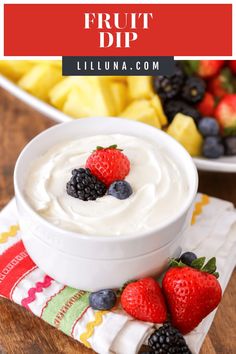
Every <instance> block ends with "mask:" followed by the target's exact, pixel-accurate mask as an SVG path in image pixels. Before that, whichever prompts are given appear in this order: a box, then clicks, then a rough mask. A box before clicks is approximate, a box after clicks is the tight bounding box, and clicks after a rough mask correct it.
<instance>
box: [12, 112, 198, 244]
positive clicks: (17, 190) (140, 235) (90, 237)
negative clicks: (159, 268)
mask: <svg viewBox="0 0 236 354" xmlns="http://www.w3.org/2000/svg"><path fill="white" fill-rule="evenodd" d="M88 119H90V120H104V119H112V120H114V121H117V122H118V121H120V122H121V121H122V123H124V122H125V121H127V122H129V124H133V125H137V126H140V129H142V127H144V126H145V129H147V128H148V129H151V130H152V129H153V130H155V132H156V134H161V135H163V136H164V135H165V139H166V140H167V141H168V140H169V141H172V143H174V144H176V146H178V148H179V149H180V150H181V153H183V155H185V158H186V159H187V160H188V162H189V166H191V168H192V172H193V176H194V178H193V181H192V185H191V186H190V187H191V188H189V193H188V197H187V198H186V201H185V203H183V206H182V207H181V208H180V210H179V211H178V212H177V213H176V214H175V215H174V217H172V218H170V219H169V220H166V221H165V222H163V223H160V224H159V225H158V226H157V227H155V228H153V229H150V230H147V231H145V232H139V233H137V235H134V234H130V233H129V234H123V235H119V236H117V235H110V236H100V235H86V234H83V233H79V232H74V231H69V230H66V229H63V228H60V227H58V226H56V225H54V224H52V223H50V222H49V221H48V220H47V219H45V218H43V217H42V216H41V215H39V214H38V213H37V212H36V211H35V210H34V209H33V207H31V205H30V204H29V202H28V201H27V199H26V198H25V196H24V195H23V193H22V191H21V189H20V187H19V185H18V178H19V176H18V170H19V166H20V164H21V163H22V160H23V159H24V154H25V153H26V151H27V150H28V149H30V146H31V145H32V144H35V143H37V142H38V141H40V140H41V139H42V138H43V137H44V135H47V134H48V132H50V131H52V130H56V129H61V127H62V126H65V125H73V124H78V122H83V121H85V120H86V121H87V120H88ZM134 136H135V133H134ZM13 179H14V188H15V193H16V194H17V197H18V198H20V199H21V202H22V203H23V204H24V207H25V208H26V209H27V211H28V212H29V213H31V214H33V215H34V216H35V217H36V218H37V219H38V220H39V222H40V223H43V224H44V225H45V226H46V227H49V228H53V229H54V230H55V231H57V232H58V236H59V235H60V234H63V236H64V234H65V233H66V234H67V236H66V237H72V238H76V239H78V238H80V239H82V240H86V241H88V242H89V241H91V242H94V241H96V242H106V243H107V242H111V243H114V242H117V241H119V242H120V241H122V242H125V241H128V242H129V241H130V240H135V239H139V238H148V237H150V236H151V235H153V234H156V233H157V232H160V231H161V230H163V229H165V228H166V227H167V226H170V225H172V224H173V223H174V222H176V221H177V220H178V219H179V218H180V217H181V216H182V215H183V214H184V213H185V212H187V210H188V209H189V208H190V207H191V204H192V203H193V201H194V198H195V196H196V193H197V189H198V172H197V168H196V166H195V164H194V162H193V159H192V157H191V156H190V155H189V153H188V152H187V150H185V149H184V147H183V146H182V145H181V144H180V143H179V142H178V141H176V140H175V139H174V138H172V137H171V136H170V135H168V134H167V133H165V132H164V131H163V130H160V129H157V128H155V127H152V126H150V125H147V124H145V123H142V122H137V121H131V120H130V119H126V118H117V117H86V118H79V119H78V120H75V121H70V122H65V123H60V124H56V125H54V126H52V127H50V128H48V129H46V130H44V131H43V132H41V133H39V134H37V135H36V136H35V137H34V138H33V139H32V140H30V141H29V143H28V144H26V146H25V147H24V148H23V150H22V151H21V153H20V155H19V156H18V159H17V161H16V165H15V169H14V178H13ZM45 241H46V240H45Z"/></svg>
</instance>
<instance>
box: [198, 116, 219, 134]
mask: <svg viewBox="0 0 236 354" xmlns="http://www.w3.org/2000/svg"><path fill="white" fill-rule="evenodd" d="M198 129H199V131H200V133H201V134H202V135H203V136H205V137H206V136H217V135H219V132H220V126H219V123H218V122H217V120H216V119H214V118H211V117H205V118H202V119H200V121H199V123H198Z"/></svg>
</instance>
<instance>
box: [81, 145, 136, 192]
mask: <svg viewBox="0 0 236 354" xmlns="http://www.w3.org/2000/svg"><path fill="white" fill-rule="evenodd" d="M86 168H89V169H90V171H91V172H92V174H93V175H94V176H96V177H97V178H98V179H99V180H100V181H102V182H103V183H105V185H107V186H109V185H110V184H111V183H112V182H114V181H117V180H123V179H125V177H126V176H127V175H128V174H129V171H130V162H129V159H128V158H127V156H125V155H124V154H123V153H122V151H121V150H120V149H118V148H117V145H111V146H109V147H107V148H103V147H101V146H97V149H96V150H95V151H93V152H92V154H91V155H90V156H89V157H88V159H87V161H86Z"/></svg>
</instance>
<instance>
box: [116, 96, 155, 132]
mask: <svg viewBox="0 0 236 354" xmlns="http://www.w3.org/2000/svg"><path fill="white" fill-rule="evenodd" d="M119 116H120V117H123V118H128V119H133V120H137V121H139V122H143V123H146V124H149V125H152V126H154V127H156V128H161V124H160V121H159V119H158V116H157V114H156V111H155V109H154V108H153V107H152V106H151V104H150V101H149V100H137V101H133V102H131V103H130V104H129V105H128V107H126V109H125V110H124V111H123V112H122V113H121V114H120V115H119Z"/></svg>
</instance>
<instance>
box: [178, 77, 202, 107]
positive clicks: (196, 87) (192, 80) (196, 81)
mask: <svg viewBox="0 0 236 354" xmlns="http://www.w3.org/2000/svg"><path fill="white" fill-rule="evenodd" d="M205 91H206V84H205V81H204V80H202V79H201V78H200V77H195V76H190V77H189V78H188V79H187V80H186V81H185V83H184V85H183V88H182V91H181V96H182V97H183V99H184V100H186V101H187V102H189V103H192V104H195V103H198V102H200V101H201V100H202V99H203V96H204V94H205Z"/></svg>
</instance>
